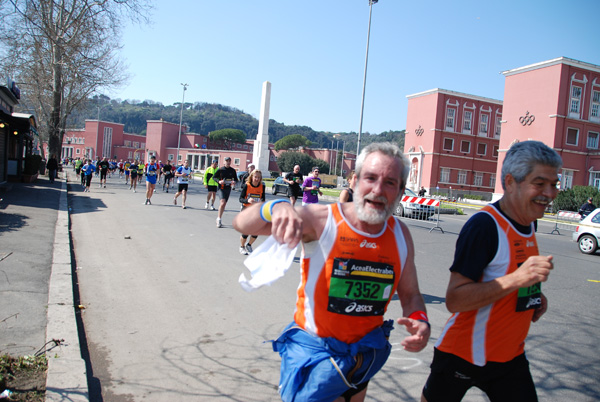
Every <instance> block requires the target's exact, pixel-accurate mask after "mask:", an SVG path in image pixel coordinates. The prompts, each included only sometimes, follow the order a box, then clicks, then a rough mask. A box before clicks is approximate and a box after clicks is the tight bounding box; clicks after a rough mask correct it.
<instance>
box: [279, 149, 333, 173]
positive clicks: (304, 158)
mask: <svg viewBox="0 0 600 402" xmlns="http://www.w3.org/2000/svg"><path fill="white" fill-rule="evenodd" d="M296 165H300V173H302V174H304V175H306V174H309V173H310V172H311V171H312V168H313V167H315V166H317V167H318V168H319V170H320V171H321V172H328V171H329V163H327V162H325V161H322V160H320V159H315V158H312V157H310V156H309V155H307V154H303V153H302V152H282V153H281V154H280V155H279V156H278V157H277V166H279V169H280V170H281V171H282V172H291V171H292V170H294V166H296Z"/></svg>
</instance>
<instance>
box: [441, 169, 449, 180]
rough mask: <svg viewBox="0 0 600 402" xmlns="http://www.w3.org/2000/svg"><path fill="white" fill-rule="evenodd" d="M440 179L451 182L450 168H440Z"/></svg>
mask: <svg viewBox="0 0 600 402" xmlns="http://www.w3.org/2000/svg"><path fill="white" fill-rule="evenodd" d="M440 181H441V182H442V183H450V169H448V168H441V169H440Z"/></svg>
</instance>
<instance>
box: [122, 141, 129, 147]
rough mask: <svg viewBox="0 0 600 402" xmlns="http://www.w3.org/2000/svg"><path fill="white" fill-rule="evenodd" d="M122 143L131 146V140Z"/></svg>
mask: <svg viewBox="0 0 600 402" xmlns="http://www.w3.org/2000/svg"><path fill="white" fill-rule="evenodd" d="M123 145H125V146H126V147H130V146H131V141H124V142H123Z"/></svg>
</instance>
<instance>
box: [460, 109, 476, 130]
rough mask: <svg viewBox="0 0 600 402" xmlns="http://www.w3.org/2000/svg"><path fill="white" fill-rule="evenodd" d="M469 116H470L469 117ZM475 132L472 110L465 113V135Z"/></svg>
mask: <svg viewBox="0 0 600 402" xmlns="http://www.w3.org/2000/svg"><path fill="white" fill-rule="evenodd" d="M467 114H469V115H470V116H469V117H467ZM472 130H473V111H472V110H464V111H463V129H462V132H463V134H471V131H472Z"/></svg>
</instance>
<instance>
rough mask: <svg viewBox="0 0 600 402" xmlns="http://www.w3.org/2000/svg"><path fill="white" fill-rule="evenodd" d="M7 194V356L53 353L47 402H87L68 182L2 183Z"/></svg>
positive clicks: (2, 335)
mask: <svg viewBox="0 0 600 402" xmlns="http://www.w3.org/2000/svg"><path fill="white" fill-rule="evenodd" d="M61 176H62V174H61ZM62 177H64V176H62ZM0 199H2V201H0V298H1V299H2V303H0V353H2V354H5V353H6V354H10V355H12V356H24V355H33V354H36V353H38V352H43V351H48V350H49V351H48V352H47V357H48V376H47V381H46V400H47V401H67V400H69V401H87V400H88V388H87V379H86V374H85V373H86V370H85V362H84V361H83V359H82V358H81V352H80V345H79V337H78V333H77V325H76V321H75V309H74V306H73V282H72V275H71V272H72V268H71V247H70V240H69V216H68V206H67V186H66V182H65V180H64V179H59V180H57V181H56V182H55V183H50V182H49V181H48V178H47V177H44V176H40V177H39V178H38V180H37V181H36V182H35V183H8V184H6V185H4V186H3V187H0ZM54 340H57V341H58V342H55V341H54ZM57 343H58V345H57Z"/></svg>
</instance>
